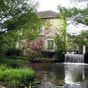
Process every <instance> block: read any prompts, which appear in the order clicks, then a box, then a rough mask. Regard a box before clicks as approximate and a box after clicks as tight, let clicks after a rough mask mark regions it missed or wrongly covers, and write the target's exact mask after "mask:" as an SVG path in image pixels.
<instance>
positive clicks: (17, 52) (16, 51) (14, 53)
mask: <svg viewBox="0 0 88 88" xmlns="http://www.w3.org/2000/svg"><path fill="white" fill-rule="evenodd" d="M5 54H6V56H21V55H22V50H20V49H15V48H12V49H9V50H7V51H6V53H5Z"/></svg>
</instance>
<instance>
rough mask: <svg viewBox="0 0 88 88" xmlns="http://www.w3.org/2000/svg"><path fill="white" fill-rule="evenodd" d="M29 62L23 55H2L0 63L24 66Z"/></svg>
mask: <svg viewBox="0 0 88 88" xmlns="http://www.w3.org/2000/svg"><path fill="white" fill-rule="evenodd" d="M27 63H28V60H27V59H26V58H23V57H6V56H0V64H5V65H7V66H11V67H22V66H24V65H26V64H27Z"/></svg>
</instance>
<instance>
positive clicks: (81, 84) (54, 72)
mask: <svg viewBox="0 0 88 88" xmlns="http://www.w3.org/2000/svg"><path fill="white" fill-rule="evenodd" d="M31 67H32V68H33V69H34V70H35V72H36V76H37V79H38V80H39V81H40V84H39V85H38V86H37V87H36V88H88V65H87V64H83V63H82V64H79V63H76V64H74V63H73V64H70V63H69V64H64V63H63V64H60V63H32V64H31Z"/></svg>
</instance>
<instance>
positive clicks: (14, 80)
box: [0, 65, 35, 88]
mask: <svg viewBox="0 0 88 88" xmlns="http://www.w3.org/2000/svg"><path fill="white" fill-rule="evenodd" d="M34 77H35V73H34V71H33V70H32V69H31V68H26V69H24V68H23V69H21V68H20V69H13V68H7V67H6V66H5V65H1V66H0V82H2V85H4V86H7V87H9V88H19V87H21V88H24V87H25V86H29V84H30V83H32V82H33V80H34Z"/></svg>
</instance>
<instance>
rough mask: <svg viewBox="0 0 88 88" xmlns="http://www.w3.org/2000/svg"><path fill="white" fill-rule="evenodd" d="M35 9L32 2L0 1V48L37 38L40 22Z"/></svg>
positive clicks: (23, 0)
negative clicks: (25, 39) (26, 39)
mask: <svg viewBox="0 0 88 88" xmlns="http://www.w3.org/2000/svg"><path fill="white" fill-rule="evenodd" d="M36 7H37V3H35V2H32V0H0V28H1V30H0V47H4V45H5V46H7V45H8V44H10V45H11V43H14V44H13V45H15V44H16V42H17V41H19V40H22V39H24V38H29V39H31V40H33V39H35V38H36V37H37V36H38V32H37V28H38V25H39V24H40V22H41V20H40V19H39V18H38V17H37V15H36ZM9 48H10V47H9ZM2 49H3V48H2Z"/></svg>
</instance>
